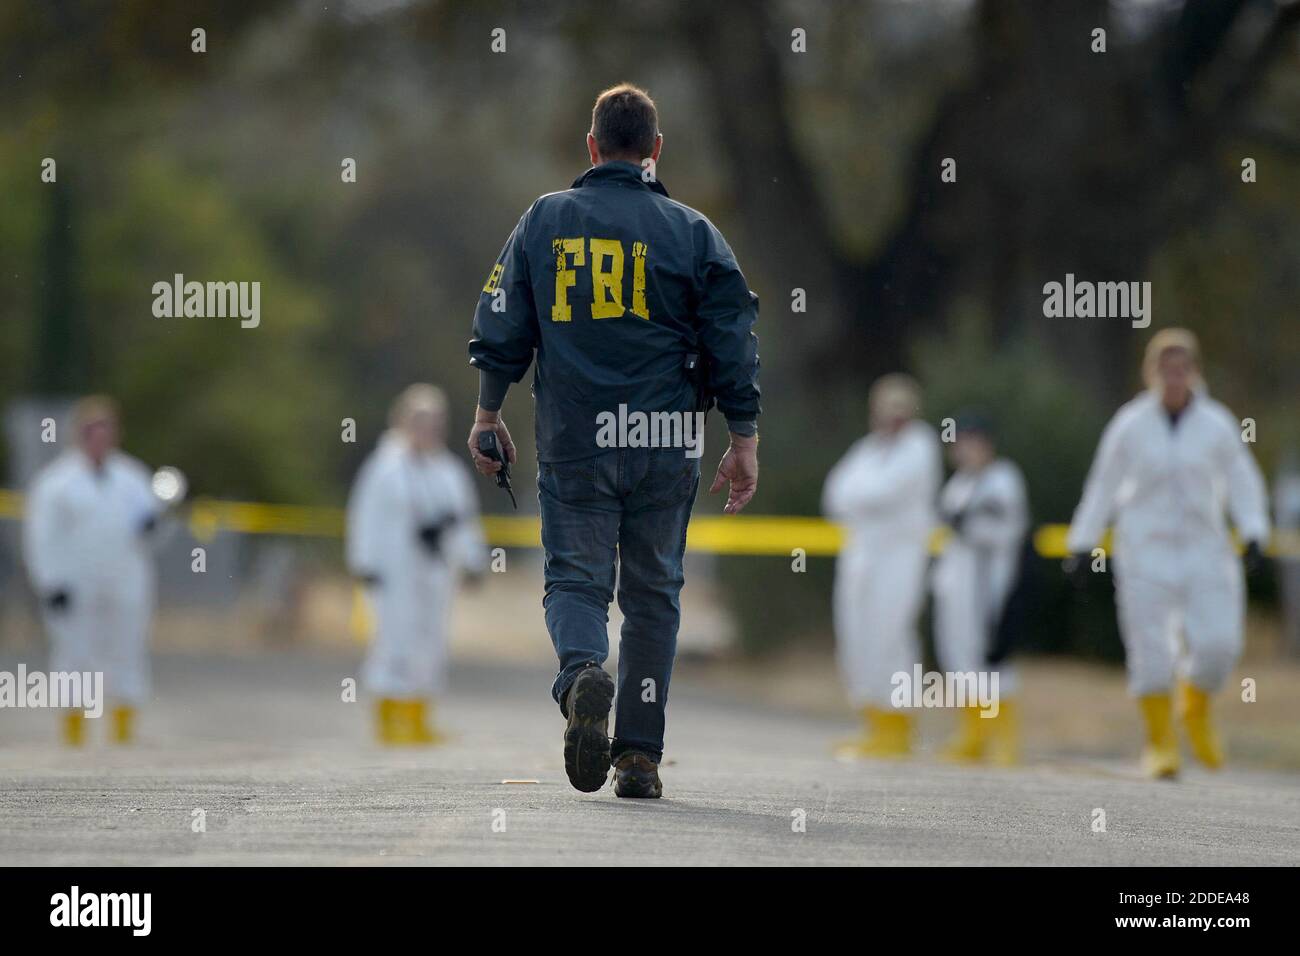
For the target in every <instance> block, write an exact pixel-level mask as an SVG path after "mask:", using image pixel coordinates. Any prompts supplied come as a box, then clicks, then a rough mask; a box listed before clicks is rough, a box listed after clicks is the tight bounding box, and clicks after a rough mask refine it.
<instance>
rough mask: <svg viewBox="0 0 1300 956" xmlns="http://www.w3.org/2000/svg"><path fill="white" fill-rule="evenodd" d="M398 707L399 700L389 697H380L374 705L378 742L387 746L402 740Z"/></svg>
mask: <svg viewBox="0 0 1300 956" xmlns="http://www.w3.org/2000/svg"><path fill="white" fill-rule="evenodd" d="M399 708H400V702H399V701H395V700H393V699H392V698H391V697H381V698H380V699H379V703H378V704H377V705H376V706H375V720H376V723H375V727H376V729H377V730H378V732H379V742H380V743H381V744H385V745H386V746H389V747H392V746H395V745H397V744H400V743H402V742H403V741H402V733H401V728H400V715H399Z"/></svg>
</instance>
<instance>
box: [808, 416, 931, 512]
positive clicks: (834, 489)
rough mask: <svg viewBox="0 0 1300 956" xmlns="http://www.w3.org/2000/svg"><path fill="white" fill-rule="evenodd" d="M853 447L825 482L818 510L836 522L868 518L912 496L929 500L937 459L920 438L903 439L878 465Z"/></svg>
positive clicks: (910, 498) (928, 444) (925, 440)
mask: <svg viewBox="0 0 1300 956" xmlns="http://www.w3.org/2000/svg"><path fill="white" fill-rule="evenodd" d="M861 447H862V446H860V445H859V446H856V447H855V448H854V449H853V450H852V451H850V452H849V454H848V455H847V456H846V457H845V459H844V460H843V461H841V462H840V463H839V464H838V465H836V466H835V467H834V468H833V469H832V470H831V473H830V476H829V477H828V478H827V479H826V488H825V490H824V491H823V492H822V510H823V512H825V514H826V516H827V517H829V518H833V519H835V520H837V521H851V520H853V519H855V518H864V517H868V516H870V515H871V514H872V513H873V512H878V511H879V510H881V509H885V508H894V507H897V506H898V505H899V504H902V503H904V502H906V501H909V500H915V496H917V495H923V496H925V497H927V498H930V497H933V495H934V486H935V484H936V483H937V479H938V474H937V469H938V459H937V455H936V454H935V450H934V449H933V448H932V447H930V443H929V441H928V440H927V438H926V437H925V436H923V435H909V436H907V437H905V438H903V439H902V440H901V441H900V442H899V445H898V447H897V448H896V449H894V451H893V453H891V454H890V455H888V456H886V457H885V459H884V460H883V461H882V462H880V463H879V464H873V463H870V462H869V461H868V460H867V459H866V458H865V457H864V456H862V455H861V452H860V449H861Z"/></svg>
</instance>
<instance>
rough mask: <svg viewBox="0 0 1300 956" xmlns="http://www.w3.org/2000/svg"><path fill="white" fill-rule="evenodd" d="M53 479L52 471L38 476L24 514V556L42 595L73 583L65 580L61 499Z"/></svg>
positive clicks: (35, 585)
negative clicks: (61, 537)
mask: <svg viewBox="0 0 1300 956" xmlns="http://www.w3.org/2000/svg"><path fill="white" fill-rule="evenodd" d="M53 478H54V475H53V474H51V473H49V472H45V473H42V474H39V475H37V476H36V479H35V480H34V481H33V482H32V484H31V487H30V488H28V490H27V502H26V509H25V511H24V513H23V559H24V561H25V563H26V564H27V573H28V575H29V576H30V577H31V581H32V588H33V589H34V590H35V591H36V592H37V594H39V595H44V594H46V593H47V592H49V591H52V590H54V589H55V588H57V587H61V586H66V585H67V584H68V583H69V582H67V581H65V580H62V578H63V576H64V574H65V572H66V570H67V569H66V568H64V567H63V566H62V562H61V561H60V558H61V556H62V549H60V547H59V542H58V537H57V536H58V527H57V525H58V502H57V500H56V495H55V485H54V481H53Z"/></svg>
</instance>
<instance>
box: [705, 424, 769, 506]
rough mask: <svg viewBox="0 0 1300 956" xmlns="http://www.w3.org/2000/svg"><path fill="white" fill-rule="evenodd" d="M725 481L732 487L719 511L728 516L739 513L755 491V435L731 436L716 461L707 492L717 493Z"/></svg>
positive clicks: (756, 484) (756, 488) (756, 461)
mask: <svg viewBox="0 0 1300 956" xmlns="http://www.w3.org/2000/svg"><path fill="white" fill-rule="evenodd" d="M728 482H730V484H731V487H730V488H729V489H728V490H727V504H726V506H725V507H723V509H722V510H723V512H724V513H726V514H729V515H734V514H739V513H740V512H741V511H742V510H744V507H745V505H747V504H749V501H750V499H751V498H753V497H754V492H756V491H757V490H758V436H756V435H755V436H750V437H748V438H746V437H744V436H743V435H732V436H731V447H730V448H728V449H727V453H726V454H725V455H723V456H722V461H720V462H719V463H718V473H717V475H715V476H714V478H713V484H712V485H711V486H709V493H710V494H716V493H717V492H719V491H721V490H722V486H723V485H724V484H727V483H728Z"/></svg>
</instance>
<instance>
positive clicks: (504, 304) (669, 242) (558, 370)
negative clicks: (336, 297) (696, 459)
mask: <svg viewBox="0 0 1300 956" xmlns="http://www.w3.org/2000/svg"><path fill="white" fill-rule="evenodd" d="M757 317H758V297H757V296H756V295H754V294H753V293H752V292H750V291H749V286H748V285H747V284H746V282H745V277H744V276H743V275H742V274H741V271H740V266H738V265H737V264H736V257H735V256H734V255H733V254H732V251H731V248H730V247H729V246H728V245H727V242H726V240H725V239H723V237H722V233H720V232H719V231H718V230H717V229H716V228H715V227H714V225H713V223H711V222H709V220H708V219H706V218H705V217H704V216H703V215H701V214H700V213H698V212H696V211H695V210H694V209H691V208H690V207H689V206H684V205H682V204H681V203H679V202H675V201H674V200H672V199H669V198H668V192H667V190H665V189H664V188H663V186H662V185H661V184H660V183H659V182H657V181H653V182H646V181H644V180H643V178H642V174H641V169H640V167H638V166H636V165H635V164H633V163H627V162H618V161H614V162H608V163H602V164H601V165H599V166H595V167H593V168H591V169H589V170H587V172H586V173H584V174H583V175H582V176H580V177H579V178H578V179H577V180H576V181H575V182H574V184H573V187H572V188H570V189H567V190H565V191H564V192H557V193H549V194H548V195H545V196H542V197H541V198H540V199H538V200H537V201H536V202H534V203H533V204H532V206H531V207H529V209H528V211H527V212H526V213H524V215H523V218H521V219H520V220H519V224H518V225H517V226H516V227H515V230H514V232H513V233H511V235H510V238H509V240H507V242H506V246H505V249H503V250H502V252H501V256H500V257H499V258H498V260H497V263H496V265H495V266H494V267H493V269H492V272H491V274H490V275H489V276H488V281H487V284H486V285H485V286H484V287H483V293H482V295H480V296H479V302H478V308H477V309H476V310H475V312H474V337H473V338H472V339H471V340H470V343H469V354H470V364H472V365H474V366H476V367H477V368H478V369H479V370H480V373H481V375H480V378H481V380H482V381H481V393H480V404H482V405H484V407H485V408H489V409H492V406H496V407H500V401H501V399H502V398H503V397H504V395H505V390H506V388H507V387H508V386H509V383H511V382H518V381H519V380H520V379H522V378H523V376H524V373H525V372H526V371H528V366H529V365H530V364H531V363H532V360H533V352H534V350H536V353H537V368H536V371H535V372H534V376H533V394H534V396H535V397H536V400H537V456H538V459H539V460H540V461H549V462H556V461H572V460H575V459H579V458H587V457H591V456H594V455H596V454H599V453H600V452H601V451H603V450H604V449H602V448H600V447H598V446H597V444H596V435H597V431H598V425H597V416H598V415H599V414H600V413H601V412H614V413H615V414H617V412H618V408H619V406H620V405H626V406H627V408H628V411H629V412H632V411H644V412H685V411H690V410H692V409H693V408H694V407H695V393H694V389H693V387H692V385H691V382H690V381H689V379H688V376H687V373H686V371H685V357H686V355H687V354H688V353H691V352H696V353H699V354H701V355H702V356H703V357H704V358H705V361H706V366H707V388H708V391H709V393H710V394H711V395H712V397H713V398H714V400H715V401H716V402H717V405H718V408H719V409H720V410H721V411H722V414H723V415H725V416H726V418H727V422H728V426H729V427H730V428H731V430H732V431H735V432H738V433H741V434H752V433H753V432H754V430H755V429H756V422H757V418H758V413H759V402H758V397H759V396H758V339H757V337H756V336H755V335H754V333H753V331H752V330H753V326H754V322H755V320H756V319H757Z"/></svg>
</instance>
